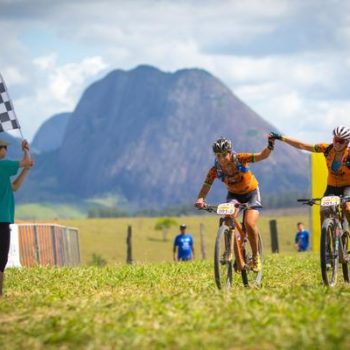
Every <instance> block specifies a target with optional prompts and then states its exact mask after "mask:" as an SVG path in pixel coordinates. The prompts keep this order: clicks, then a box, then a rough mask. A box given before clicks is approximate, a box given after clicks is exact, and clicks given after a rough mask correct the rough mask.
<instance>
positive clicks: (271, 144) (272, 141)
mask: <svg viewBox="0 0 350 350" xmlns="http://www.w3.org/2000/svg"><path fill="white" fill-rule="evenodd" d="M267 141H268V144H267V148H268V149H269V150H271V151H273V149H274V148H275V139H274V138H273V137H272V136H270V135H269V136H268V138H267Z"/></svg>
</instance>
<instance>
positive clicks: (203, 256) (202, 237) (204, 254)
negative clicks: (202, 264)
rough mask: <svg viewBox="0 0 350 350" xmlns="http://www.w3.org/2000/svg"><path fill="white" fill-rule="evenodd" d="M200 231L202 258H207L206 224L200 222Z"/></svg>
mask: <svg viewBox="0 0 350 350" xmlns="http://www.w3.org/2000/svg"><path fill="white" fill-rule="evenodd" d="M199 233H200V237H201V251H202V260H205V259H206V258H207V250H206V247H205V241H204V225H203V224H202V223H200V224H199Z"/></svg>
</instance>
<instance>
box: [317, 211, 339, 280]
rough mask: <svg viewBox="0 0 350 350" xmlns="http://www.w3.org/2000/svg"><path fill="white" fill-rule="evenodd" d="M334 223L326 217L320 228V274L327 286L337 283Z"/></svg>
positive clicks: (337, 263)
mask: <svg viewBox="0 0 350 350" xmlns="http://www.w3.org/2000/svg"><path fill="white" fill-rule="evenodd" d="M336 225H337V224H336V222H335V221H334V220H333V219H331V218H327V219H325V220H324V222H323V224H322V229H321V246H320V260H321V274H322V280H323V283H324V284H325V285H326V286H329V287H333V286H335V284H336V283H337V274H338V265H339V254H338V249H339V241H338V240H339V237H338V236H337V234H336V229H337V227H336Z"/></svg>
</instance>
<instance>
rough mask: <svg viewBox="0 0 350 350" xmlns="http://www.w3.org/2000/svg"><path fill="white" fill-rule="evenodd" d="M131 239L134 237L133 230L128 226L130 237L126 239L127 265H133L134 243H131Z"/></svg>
mask: <svg viewBox="0 0 350 350" xmlns="http://www.w3.org/2000/svg"><path fill="white" fill-rule="evenodd" d="M131 237H132V228H131V225H128V235H127V238H126V246H127V250H126V262H127V264H132V241H131Z"/></svg>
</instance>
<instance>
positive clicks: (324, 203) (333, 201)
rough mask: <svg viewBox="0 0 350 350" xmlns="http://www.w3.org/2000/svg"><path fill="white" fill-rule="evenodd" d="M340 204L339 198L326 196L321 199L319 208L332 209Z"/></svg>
mask: <svg viewBox="0 0 350 350" xmlns="http://www.w3.org/2000/svg"><path fill="white" fill-rule="evenodd" d="M339 204H340V197H338V196H327V197H323V198H322V199H321V207H332V206H335V205H339Z"/></svg>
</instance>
